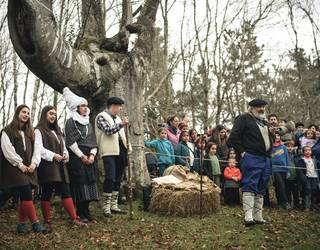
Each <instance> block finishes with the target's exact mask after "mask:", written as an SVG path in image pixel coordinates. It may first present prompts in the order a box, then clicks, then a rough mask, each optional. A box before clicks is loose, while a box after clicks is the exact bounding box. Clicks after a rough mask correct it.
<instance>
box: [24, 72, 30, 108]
mask: <svg viewBox="0 0 320 250" xmlns="http://www.w3.org/2000/svg"><path fill="white" fill-rule="evenodd" d="M29 73H30V70H29V69H28V70H27V74H26V79H25V80H24V91H23V103H26V98H27V90H28V79H29Z"/></svg>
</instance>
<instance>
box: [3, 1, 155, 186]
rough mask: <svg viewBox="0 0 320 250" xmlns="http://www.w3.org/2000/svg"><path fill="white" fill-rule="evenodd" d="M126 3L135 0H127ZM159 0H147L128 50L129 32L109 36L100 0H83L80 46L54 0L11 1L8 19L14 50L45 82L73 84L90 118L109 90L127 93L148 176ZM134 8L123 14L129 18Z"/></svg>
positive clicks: (139, 159)
mask: <svg viewBox="0 0 320 250" xmlns="http://www.w3.org/2000/svg"><path fill="white" fill-rule="evenodd" d="M123 3H124V5H123V6H125V5H126V6H128V5H129V7H130V6H131V1H129V0H123ZM158 6H159V0H144V3H143V6H142V8H141V10H140V15H139V16H138V18H137V21H136V23H132V24H128V25H127V26H126V29H127V31H128V32H130V33H137V34H138V39H137V42H136V45H135V47H134V48H133V49H132V50H131V52H130V53H129V52H127V51H126V50H127V47H128V34H127V33H126V32H123V31H120V32H119V33H118V34H117V35H115V36H114V37H112V38H105V27H104V23H105V21H104V16H103V11H102V1H101V0H83V1H82V17H81V21H82V24H81V30H80V32H79V34H78V38H77V41H76V48H73V47H71V46H70V45H69V44H68V43H67V42H65V41H64V39H63V38H62V37H61V35H60V34H59V32H58V29H57V25H56V22H55V20H54V16H53V15H52V1H51V0H37V1H33V0H10V1H8V25H9V31H10V36H11V40H12V43H13V46H14V48H15V50H16V51H17V53H18V55H19V56H20V58H21V59H22V60H23V62H24V63H25V64H26V65H27V67H28V68H29V69H30V70H31V71H32V72H33V73H34V74H35V75H37V76H38V77H39V78H40V79H41V80H43V82H45V83H46V84H48V85H49V86H51V87H52V88H53V89H54V90H56V91H59V92H61V91H62V89H63V88H64V87H69V88H70V89H71V90H72V91H74V92H75V93H76V94H78V95H80V96H83V97H85V98H86V99H87V100H88V102H89V105H90V108H91V110H92V113H91V114H92V115H91V118H92V119H94V117H95V115H96V114H97V113H99V112H100V111H102V110H103V109H104V108H105V106H106V100H107V98H108V96H110V94H113V95H118V96H120V97H122V98H124V99H125V101H126V108H127V112H128V115H129V119H130V136H131V138H130V139H131V142H132V148H133V152H132V158H133V161H134V171H135V178H136V180H137V182H138V183H139V184H142V185H143V184H145V183H146V182H148V180H149V179H148V173H147V169H146V166H145V164H144V162H145V161H144V152H143V147H144V144H143V124H142V116H143V110H142V102H143V100H142V90H143V83H144V79H145V75H146V72H145V70H146V69H147V68H148V67H147V66H148V64H149V62H150V55H151V52H152V36H153V32H154V31H153V29H154V23H155V18H156V13H157V9H158ZM129 9H130V8H127V9H125V10H123V13H122V14H123V16H126V19H128V20H130V19H131V18H132V16H130V12H128V10H129Z"/></svg>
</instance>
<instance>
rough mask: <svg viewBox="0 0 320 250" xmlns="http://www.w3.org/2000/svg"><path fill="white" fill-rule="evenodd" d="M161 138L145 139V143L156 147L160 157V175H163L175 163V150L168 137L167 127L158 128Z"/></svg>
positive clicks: (149, 146) (150, 146)
mask: <svg viewBox="0 0 320 250" xmlns="http://www.w3.org/2000/svg"><path fill="white" fill-rule="evenodd" d="M158 136H159V139H156V140H153V141H144V145H145V146H146V147H148V148H154V149H155V150H156V153H157V158H158V168H159V173H160V176H162V175H163V173H164V171H165V170H166V168H168V167H169V166H171V165H173V164H174V160H175V159H174V150H173V146H172V144H171V142H170V141H169V140H168V139H167V131H166V129H165V128H160V129H159V130H158Z"/></svg>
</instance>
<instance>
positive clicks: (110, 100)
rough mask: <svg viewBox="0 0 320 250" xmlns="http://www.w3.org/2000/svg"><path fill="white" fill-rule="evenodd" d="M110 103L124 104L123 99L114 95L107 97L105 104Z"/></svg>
mask: <svg viewBox="0 0 320 250" xmlns="http://www.w3.org/2000/svg"><path fill="white" fill-rule="evenodd" d="M112 104H116V105H122V104H124V100H122V99H121V98H119V97H116V96H112V97H109V98H108V100H107V105H108V106H109V105H112Z"/></svg>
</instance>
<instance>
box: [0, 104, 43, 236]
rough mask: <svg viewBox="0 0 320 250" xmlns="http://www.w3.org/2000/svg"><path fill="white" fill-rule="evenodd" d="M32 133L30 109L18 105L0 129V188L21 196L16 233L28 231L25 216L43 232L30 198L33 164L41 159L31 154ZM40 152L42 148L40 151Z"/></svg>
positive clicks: (38, 230)
mask: <svg viewBox="0 0 320 250" xmlns="http://www.w3.org/2000/svg"><path fill="white" fill-rule="evenodd" d="M34 146H35V144H34V132H33V129H32V127H31V121H30V109H29V108H28V106H26V105H20V106H18V107H17V109H16V111H15V114H14V116H13V119H12V121H11V123H10V124H9V125H8V126H6V127H5V128H4V129H3V130H2V131H1V150H2V153H3V157H4V158H3V160H1V171H0V173H1V176H0V177H1V178H0V185H1V188H10V189H12V190H13V192H17V193H18V194H19V196H20V205H19V206H18V221H19V222H18V226H17V233H21V234H23V233H27V232H28V228H27V226H26V221H27V219H29V220H30V222H31V223H32V230H33V231H34V232H36V233H46V232H47V229H46V228H44V227H43V226H41V224H40V223H39V220H38V217H37V215H36V210H35V207H34V205H33V201H32V188H33V187H35V186H36V185H37V184H38V183H37V171H36V167H37V165H38V163H39V162H40V159H37V158H36V157H35V155H34ZM39 152H40V153H41V149H40V151H39Z"/></svg>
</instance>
